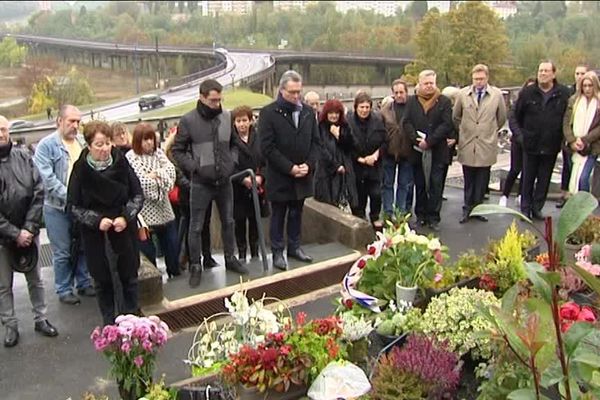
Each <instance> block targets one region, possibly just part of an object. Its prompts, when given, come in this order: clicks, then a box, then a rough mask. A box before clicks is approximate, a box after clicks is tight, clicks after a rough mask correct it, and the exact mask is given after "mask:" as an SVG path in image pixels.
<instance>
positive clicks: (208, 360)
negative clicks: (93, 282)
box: [184, 290, 292, 371]
mask: <svg viewBox="0 0 600 400" xmlns="http://www.w3.org/2000/svg"><path fill="white" fill-rule="evenodd" d="M267 301H273V302H277V303H279V304H278V306H277V310H276V311H275V312H273V311H271V310H270V309H268V308H266V307H265V302H267ZM225 308H226V309H227V311H228V312H223V313H218V314H213V315H211V316H210V317H209V318H206V319H205V320H204V321H203V322H202V323H201V324H200V325H199V326H198V329H196V333H195V334H194V339H193V342H192V346H191V347H190V349H189V351H188V358H187V360H184V362H185V363H186V364H188V365H191V366H192V370H193V371H195V370H201V371H210V370H211V369H212V368H214V367H217V366H219V365H220V363H221V362H223V361H225V360H226V359H227V357H228V356H229V354H232V353H237V352H238V351H239V350H240V348H241V347H242V345H244V344H249V345H251V346H255V345H257V344H258V343H261V342H263V341H264V340H265V337H266V335H267V334H269V333H276V332H279V331H280V330H281V328H282V327H284V326H286V325H288V324H291V322H292V318H291V313H290V311H289V309H288V308H287V306H286V305H285V304H284V303H283V302H281V300H279V299H276V298H272V297H265V296H263V297H262V298H261V299H259V300H252V301H250V300H249V299H248V298H247V296H246V292H245V291H243V290H242V291H237V292H235V293H234V294H233V295H232V296H231V297H230V298H228V299H225ZM225 317H230V318H231V320H232V321H231V322H230V321H227V322H225V323H223V324H222V325H220V326H219V325H217V323H216V322H215V320H216V319H219V318H225Z"/></svg>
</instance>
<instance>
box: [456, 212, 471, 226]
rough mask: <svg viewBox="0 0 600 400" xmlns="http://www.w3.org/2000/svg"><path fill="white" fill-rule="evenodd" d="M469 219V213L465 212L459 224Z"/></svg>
mask: <svg viewBox="0 0 600 400" xmlns="http://www.w3.org/2000/svg"><path fill="white" fill-rule="evenodd" d="M468 221H469V214H463V216H462V218H461V219H459V220H458V223H459V224H464V223H465V222H468Z"/></svg>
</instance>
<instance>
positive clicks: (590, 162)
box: [578, 156, 596, 192]
mask: <svg viewBox="0 0 600 400" xmlns="http://www.w3.org/2000/svg"><path fill="white" fill-rule="evenodd" d="M595 165H596V156H588V157H587V159H586V160H585V165H584V166H583V170H582V171H581V176H579V182H578V189H579V191H580V192H590V191H591V178H592V172H593V171H594V167H595Z"/></svg>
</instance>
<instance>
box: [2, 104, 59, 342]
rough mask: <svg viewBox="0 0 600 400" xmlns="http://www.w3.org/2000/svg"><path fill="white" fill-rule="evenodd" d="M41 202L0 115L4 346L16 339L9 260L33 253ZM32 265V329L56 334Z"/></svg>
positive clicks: (36, 181)
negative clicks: (33, 321)
mask: <svg viewBox="0 0 600 400" xmlns="http://www.w3.org/2000/svg"><path fill="white" fill-rule="evenodd" d="M43 203H44V187H43V185H42V180H41V179H40V176H39V173H38V171H37V169H36V168H35V166H34V165H33V161H32V160H31V155H30V154H29V152H28V151H27V150H26V149H19V148H14V147H13V145H12V143H11V141H10V134H9V131H8V121H7V120H6V118H4V117H3V116H1V115H0V321H1V322H2V325H4V326H5V327H6V335H5V336H4V346H5V347H13V346H15V345H16V344H17V343H18V342H19V330H18V327H17V325H18V320H17V317H16V315H15V305H14V299H13V291H12V286H13V264H14V261H13V260H14V259H15V258H17V257H19V256H18V254H22V255H25V254H32V252H33V253H36V254H37V236H38V234H39V232H40V226H41V224H42V206H43ZM24 257H25V256H24ZM26 257H27V258H28V259H29V260H30V261H29V262H28V263H27V264H30V263H34V262H35V261H37V257H33V258H29V256H26ZM30 266H31V265H30ZM32 267H33V268H31V269H30V270H29V271H28V272H26V273H25V279H26V280H27V288H28V290H29V299H30V300H31V305H32V306H33V314H34V320H35V330H36V331H37V332H39V333H41V334H42V335H44V336H50V337H52V336H56V335H58V332H57V331H56V328H54V327H53V326H52V325H51V324H50V323H49V322H48V320H47V317H46V312H47V307H46V300H45V296H44V282H43V281H42V276H41V272H40V266H39V265H37V263H36V265H33V266H32Z"/></svg>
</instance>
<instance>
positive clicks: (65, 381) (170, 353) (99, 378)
mask: <svg viewBox="0 0 600 400" xmlns="http://www.w3.org/2000/svg"><path fill="white" fill-rule="evenodd" d="M445 195H446V197H447V198H448V201H445V202H444V205H443V209H442V222H441V224H440V228H441V232H440V233H439V236H440V237H441V240H442V242H443V243H444V244H446V245H448V246H449V247H450V254H451V255H453V256H456V255H457V254H459V253H460V252H462V251H465V250H467V249H470V248H473V249H476V250H478V249H481V248H484V247H485V246H486V244H487V242H488V241H489V239H491V238H497V237H499V236H500V235H502V234H503V233H504V232H505V230H506V228H507V227H508V226H509V225H510V223H511V221H512V217H509V216H491V217H490V221H489V222H487V223H485V222H479V221H471V222H469V223H467V224H464V225H461V224H459V223H458V220H459V219H460V217H461V214H462V209H461V207H462V190H458V189H455V188H451V187H448V188H447V189H446V192H445ZM497 201H498V197H497V196H494V195H493V196H492V198H491V200H490V202H491V203H497ZM511 205H512V204H511ZM543 211H544V212H545V213H547V214H549V215H552V216H557V215H558V210H557V209H556V208H555V207H554V203H552V202H549V203H548V204H547V205H546V207H545V208H544V210H543ZM536 226H537V227H538V228H539V229H541V228H542V223H539V222H538V223H536ZM424 232H425V233H430V231H428V230H424ZM336 248H337V247H336V246H332V247H329V248H328V249H329V250H328V254H327V255H328V256H333V255H334V254H333V253H334V252H335V251H337V250H335V249H336ZM306 250H307V252H310V251H312V250H311V247H309V246H308V245H307V246H306ZM340 251H341V250H340ZM329 252H331V254H330V253H329ZM314 255H315V256H318V254H316V253H315V254H314ZM219 261H220V262H221V263H222V261H223V260H222V259H219ZM252 268H253V269H256V270H260V266H256V267H254V266H253V267H252ZM42 274H43V278H44V283H45V285H46V295H47V300H48V306H49V312H48V315H49V319H50V321H51V322H52V323H53V324H55V326H56V327H57V329H58V330H59V332H60V335H59V336H58V337H57V338H46V337H42V336H40V335H38V334H36V333H35V332H34V331H33V322H32V321H33V316H32V313H31V311H30V304H29V298H28V295H27V285H26V282H25V279H24V276H23V275H22V274H15V282H14V297H15V304H16V313H17V315H18V317H19V318H20V321H21V323H20V332H21V341H20V343H19V345H18V346H17V347H15V348H12V349H6V348H4V347H1V345H0V398H1V399H3V400H38V399H57V400H63V399H67V398H72V399H74V400H75V399H81V398H82V394H83V393H84V392H85V391H92V392H95V393H96V394H98V393H104V394H106V395H108V396H110V398H111V399H116V398H118V397H117V390H116V386H115V384H114V382H113V380H112V379H111V378H109V377H108V373H107V371H108V364H107V362H106V361H105V360H104V358H103V357H102V355H100V354H97V353H96V352H95V351H94V349H93V346H92V344H91V342H90V340H89V334H90V332H91V331H92V330H93V328H94V327H95V326H96V325H98V324H99V323H100V322H101V318H100V313H99V311H98V308H97V305H96V301H95V299H92V298H84V299H82V303H81V304H80V305H79V306H67V305H63V304H61V303H59V302H58V299H57V297H56V295H55V294H54V289H53V271H52V269H51V268H44V269H43V270H42ZM219 274H220V275H224V276H225V278H223V277H221V278H218V279H225V280H227V279H228V278H227V274H223V271H220V272H217V271H215V275H219ZM235 278H236V276H235V275H234V276H232V277H231V279H232V280H233V281H235ZM215 280H217V278H216V277H215ZM187 290H188V288H187V279H186V275H185V274H184V276H182V277H181V278H179V279H176V280H174V281H170V282H168V283H167V284H166V285H165V293H167V297H168V296H173V297H177V296H184V295H185V293H186V291H187ZM180 292H181V295H180V294H178V293H180ZM333 297H335V296H327V297H324V298H322V299H320V300H318V301H311V302H309V303H307V304H304V305H299V306H298V307H296V309H297V310H303V311H308V312H309V315H310V316H324V315H327V314H329V313H331V312H332V311H333V309H334V306H333V305H332V298H333ZM3 333H4V332H2V334H0V337H1V338H2V339H3ZM191 336H192V334H191V333H190V332H189V331H183V332H181V333H178V334H177V335H175V336H174V337H173V338H171V340H170V341H169V342H168V343H167V345H166V348H165V349H164V350H163V351H162V352H161V353H160V355H159V357H158V363H157V377H158V376H160V374H162V373H166V374H167V382H174V381H178V380H182V379H184V378H186V377H188V376H189V371H188V369H187V367H186V366H185V365H184V364H183V362H182V360H183V359H184V358H185V357H186V355H187V352H188V349H189V347H190V345H191Z"/></svg>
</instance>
